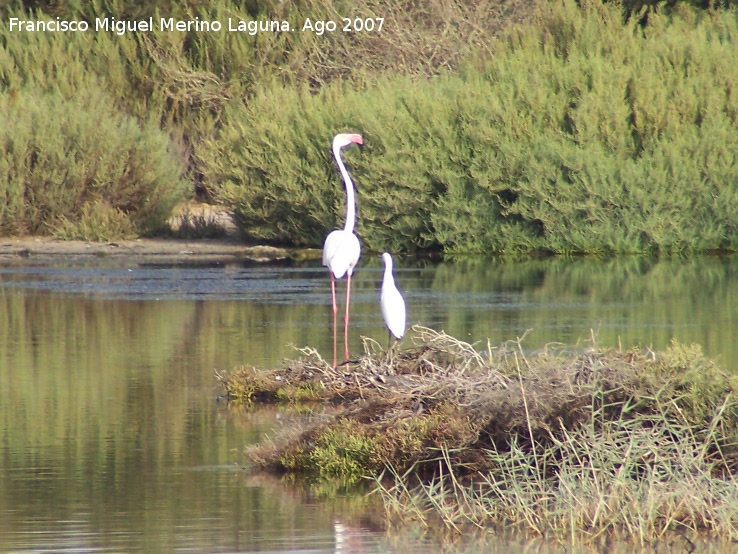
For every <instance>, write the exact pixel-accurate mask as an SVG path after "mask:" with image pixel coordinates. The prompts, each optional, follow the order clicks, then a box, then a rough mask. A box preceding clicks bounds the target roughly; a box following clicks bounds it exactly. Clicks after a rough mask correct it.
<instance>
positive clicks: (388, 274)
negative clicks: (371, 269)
mask: <svg viewBox="0 0 738 554" xmlns="http://www.w3.org/2000/svg"><path fill="white" fill-rule="evenodd" d="M382 261H383V262H384V278H383V279H382V290H381V293H380V295H379V305H380V307H381V308H382V317H383V318H384V324H385V325H386V326H387V331H388V333H389V342H390V343H391V342H392V337H393V336H394V337H395V339H396V340H400V339H401V338H402V336H403V335H404V334H405V299H404V298H403V297H402V294H401V293H400V291H399V290H397V286H395V279H394V277H392V256H391V255H390V253H389V252H385V253H384V254H382ZM387 349H389V344H388V346H387Z"/></svg>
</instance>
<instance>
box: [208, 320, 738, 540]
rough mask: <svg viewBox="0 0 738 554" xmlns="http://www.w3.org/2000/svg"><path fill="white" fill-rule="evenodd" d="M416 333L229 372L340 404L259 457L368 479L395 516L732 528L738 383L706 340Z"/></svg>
mask: <svg viewBox="0 0 738 554" xmlns="http://www.w3.org/2000/svg"><path fill="white" fill-rule="evenodd" d="M412 339H413V342H414V346H413V347H410V348H406V349H404V350H402V351H401V352H399V353H397V355H396V356H395V357H393V358H392V359H390V358H388V357H387V356H386V353H384V352H382V351H381V350H380V349H376V351H374V352H370V353H367V354H366V355H364V356H361V357H360V358H359V359H358V360H357V361H356V363H355V364H354V365H352V367H351V368H341V369H339V370H335V369H333V368H332V367H331V366H330V364H328V363H326V361H325V360H323V359H322V358H321V357H320V356H319V355H318V354H317V353H316V352H315V351H313V350H310V349H305V350H303V354H304V356H303V357H302V358H301V359H299V360H296V361H293V362H290V363H289V364H287V366H286V367H282V368H277V369H274V370H269V371H263V370H256V369H253V368H243V369H241V370H238V371H235V372H233V373H232V374H231V375H228V376H222V381H223V383H224V385H225V387H226V390H227V391H228V393H229V395H230V396H231V398H232V399H233V400H239V399H240V400H241V401H246V402H290V403H298V402H305V401H308V402H310V401H312V402H315V401H320V402H322V403H325V402H326V401H330V402H333V403H335V404H336V406H337V408H336V410H335V411H334V412H333V413H332V414H323V416H322V417H321V418H320V419H319V420H313V421H311V422H309V423H307V424H305V425H304V426H302V427H299V426H298V427H297V428H293V429H290V430H288V431H286V432H285V433H283V434H281V435H277V436H275V437H273V438H272V439H271V440H268V441H265V442H263V443H261V444H259V445H256V446H253V447H250V448H249V449H248V451H247V455H248V457H249V459H250V460H251V462H252V463H253V464H254V466H255V467H256V468H261V469H264V470H269V471H275V472H277V473H280V474H286V475H289V476H292V478H295V476H298V477H302V478H305V479H308V480H315V481H317V482H321V481H324V480H337V481H340V482H342V483H347V484H350V483H356V482H361V481H365V480H370V481H374V482H375V484H376V487H377V491H378V492H379V493H380V495H381V496H382V498H383V499H384V501H385V507H386V509H387V512H388V515H389V520H391V521H404V522H406V523H409V522H414V523H420V524H422V525H427V526H431V527H432V526H433V525H437V524H438V523H439V522H441V523H442V524H445V525H446V526H447V527H448V528H449V529H451V530H454V531H457V532H460V531H463V530H465V529H468V528H469V527H472V528H476V529H480V530H483V531H492V532H499V531H502V530H512V529H514V530H518V531H523V532H525V533H532V534H534V535H537V536H541V537H548V538H554V539H556V540H558V541H561V542H566V543H572V542H576V541H582V540H584V541H585V542H588V543H590V544H599V541H607V540H609V539H612V538H625V539H627V540H629V541H635V542H636V543H638V544H640V545H646V544H650V543H653V541H658V540H662V539H666V538H667V537H673V536H675V535H682V536H684V537H687V539H688V540H698V539H701V538H705V537H710V538H718V539H721V540H726V541H730V540H735V539H736V538H738V482H736V477H735V475H736V469H737V468H738V434H737V433H738V431H737V429H738V402H736V380H735V377H734V376H732V375H729V374H726V373H725V372H724V371H723V370H722V369H721V368H720V367H719V366H717V365H715V364H714V363H712V362H711V361H710V360H707V359H706V358H705V357H704V356H703V355H702V353H701V350H700V349H699V347H696V346H686V345H681V344H676V343H675V344H673V345H672V346H671V347H670V348H668V349H666V350H664V351H662V352H653V351H650V350H641V349H637V348H633V349H630V350H625V351H623V350H617V349H599V348H597V347H596V346H593V347H588V348H587V349H585V350H578V351H577V350H568V349H565V348H562V347H547V348H544V349H542V350H540V351H538V352H526V351H525V350H524V349H523V347H522V343H521V342H520V341H515V342H511V343H508V344H504V345H501V346H499V347H494V348H493V347H492V346H491V345H490V344H489V343H488V344H487V345H486V346H485V347H484V348H480V345H476V346H474V345H471V344H468V343H465V342H462V341H459V340H457V339H455V338H453V337H450V336H449V335H447V334H445V333H439V332H436V331H433V330H431V329H426V328H422V327H418V326H416V327H414V328H413V330H412ZM307 391H310V394H306V392H307ZM322 405H325V404H322Z"/></svg>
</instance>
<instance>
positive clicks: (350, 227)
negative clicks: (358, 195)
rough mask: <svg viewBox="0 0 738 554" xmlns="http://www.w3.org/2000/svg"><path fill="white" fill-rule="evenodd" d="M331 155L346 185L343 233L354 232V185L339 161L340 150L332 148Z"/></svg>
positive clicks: (335, 147)
mask: <svg viewBox="0 0 738 554" xmlns="http://www.w3.org/2000/svg"><path fill="white" fill-rule="evenodd" d="M333 155H334V156H335V158H336V162H337V163H338V170H339V171H340V172H341V176H342V177H343V183H344V185H346V224H345V225H344V226H343V230H344V231H348V232H350V233H353V232H354V224H355V223H356V199H355V198H354V184H353V183H352V182H351V177H350V176H349V173H348V171H347V170H346V166H345V165H343V160H342V159H341V149H340V148H339V147H337V146H334V147H333Z"/></svg>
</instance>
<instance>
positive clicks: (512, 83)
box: [200, 0, 738, 253]
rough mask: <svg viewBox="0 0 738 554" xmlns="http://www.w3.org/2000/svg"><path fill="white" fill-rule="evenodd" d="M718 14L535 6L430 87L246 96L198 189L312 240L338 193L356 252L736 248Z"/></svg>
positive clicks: (730, 70)
mask: <svg viewBox="0 0 738 554" xmlns="http://www.w3.org/2000/svg"><path fill="white" fill-rule="evenodd" d="M736 37H738V24H737V22H736V12H735V11H722V12H718V13H716V14H714V15H712V16H707V15H705V14H703V13H701V12H697V11H695V10H693V9H689V8H682V9H680V10H677V11H676V12H675V14H673V15H666V14H664V13H659V12H657V11H655V12H653V13H651V14H650V15H649V18H648V24H647V25H646V26H645V27H643V26H642V25H640V24H639V23H638V22H636V21H635V20H633V21H630V22H627V23H623V21H622V13H621V12H620V9H619V8H618V7H616V6H612V5H603V4H601V3H599V2H596V1H588V2H583V3H581V6H580V5H577V4H576V3H575V2H574V1H573V0H565V1H563V2H561V3H555V4H546V5H543V6H542V7H541V8H540V11H539V14H538V18H537V21H536V23H535V24H530V25H524V26H520V27H516V28H513V29H511V30H510V31H509V32H508V33H507V34H506V35H505V38H504V40H501V41H500V42H499V43H498V45H497V46H496V47H495V49H494V51H493V56H491V58H490V59H489V60H487V61H485V62H484V63H482V64H479V65H478V66H474V65H469V64H467V65H466V66H465V67H464V68H463V69H462V70H460V71H457V72H454V73H448V74H444V75H440V76H438V77H436V78H433V79H426V80H419V81H418V80H413V79H409V78H405V77H385V78H379V79H374V80H373V81H372V83H371V85H368V86H363V87H357V86H356V85H355V84H352V83H348V82H344V83H333V84H329V85H326V86H324V87H323V88H322V89H321V90H320V91H319V93H317V94H311V93H310V91H309V90H308V89H307V88H305V89H302V90H296V89H295V88H285V87H284V86H283V85H282V84H280V83H273V84H269V85H265V86H264V87H263V88H261V89H259V90H258V92H257V93H256V95H255V97H254V98H252V99H250V100H249V102H248V105H237V104H233V105H231V106H230V107H229V109H228V110H226V112H225V114H224V119H223V129H222V133H221V135H220V137H219V140H218V142H217V143H209V144H208V145H207V146H206V147H205V148H202V149H201V151H200V154H201V156H202V158H203V159H202V164H201V165H202V166H203V167H206V168H207V171H206V172H205V175H206V177H205V180H206V181H208V182H212V183H213V188H214V190H215V192H216V196H217V197H218V198H219V199H220V200H221V201H223V202H224V203H227V204H229V205H231V206H232V207H233V208H234V211H235V213H236V215H237V217H238V218H239V221H240V223H241V225H242V226H243V228H244V232H245V233H246V235H247V236H250V237H251V238H253V239H254V240H267V241H275V242H284V243H294V244H307V245H311V246H320V244H321V242H322V240H323V238H324V237H325V235H326V233H327V232H328V231H329V230H330V229H331V228H333V227H336V226H339V225H340V224H341V221H342V214H343V213H344V210H345V208H344V206H343V202H344V193H343V189H342V185H341V184H340V180H339V177H338V173H337V172H336V171H335V170H334V169H333V164H332V162H331V159H330V148H329V146H330V139H331V137H332V135H333V134H334V133H335V132H339V131H343V130H354V131H358V132H361V133H363V134H364V137H365V140H366V143H367V146H368V148H367V149H365V150H364V151H363V152H361V153H358V152H356V151H348V152H346V158H347V159H348V160H349V162H350V166H351V168H352V170H353V173H352V174H353V176H354V177H355V180H356V183H357V190H358V201H359V214H358V229H359V235H360V237H361V238H362V241H363V242H364V244H365V245H366V246H367V247H368V248H370V249H373V250H381V249H392V250H400V249H413V248H427V247H436V246H440V247H442V248H444V249H445V250H446V251H448V252H465V253H490V252H511V251H517V252H520V251H532V250H546V251H551V252H562V253H564V252H604V253H610V252H654V251H660V252H685V251H701V250H709V249H728V250H734V249H736V248H738V228H737V227H736V221H738V218H737V216H738V212H737V211H736V210H738V202H736V201H735V200H736V199H738V198H736V197H737V196H738V164H735V163H734V152H736V151H737V150H738V135H736V134H735V133H734V132H732V129H734V127H735V122H736V115H737V114H738V97H737V96H736V95H735V94H734V93H733V91H734V90H738V86H736V85H738V66H736V65H735V64H732V63H731V62H730V61H729V60H733V59H736V57H738V41H737V40H736Z"/></svg>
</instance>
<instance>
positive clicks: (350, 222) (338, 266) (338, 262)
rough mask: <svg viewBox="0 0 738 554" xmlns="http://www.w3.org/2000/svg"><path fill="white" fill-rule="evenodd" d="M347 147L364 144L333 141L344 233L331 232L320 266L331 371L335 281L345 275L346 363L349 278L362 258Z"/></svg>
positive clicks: (345, 138) (351, 138) (352, 137)
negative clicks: (324, 276) (329, 317)
mask: <svg viewBox="0 0 738 554" xmlns="http://www.w3.org/2000/svg"><path fill="white" fill-rule="evenodd" d="M350 144H358V145H362V144H364V139H363V138H362V137H361V135H357V134H355V133H341V134H339V135H336V136H335V137H334V139H333V156H334V157H335V158H336V163H337V164H338V170H339V171H340V172H341V176H342V177H343V182H344V184H345V185H346V223H345V224H344V226H343V229H337V230H335V231H333V232H331V233H330V234H329V235H328V236H327V237H326V239H325V244H324V245H323V265H324V266H327V267H328V269H329V270H330V274H331V296H332V298H333V367H336V358H337V355H336V354H337V352H336V351H337V346H336V344H337V334H338V330H337V329H338V324H337V321H336V320H337V317H338V306H337V305H336V279H341V278H343V276H344V275H346V313H345V314H344V318H343V325H344V326H343V344H344V354H345V360H348V358H349V351H348V325H349V302H350V299H351V274H352V273H353V272H354V266H355V265H356V263H357V262H358V261H359V256H361V245H360V244H359V239H358V238H357V236H356V235H355V234H354V223H355V220H356V200H355V198H354V186H353V183H352V182H351V177H350V176H349V174H348V171H347V170H346V166H345V165H343V160H341V148H344V147H346V146H349V145H350Z"/></svg>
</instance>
